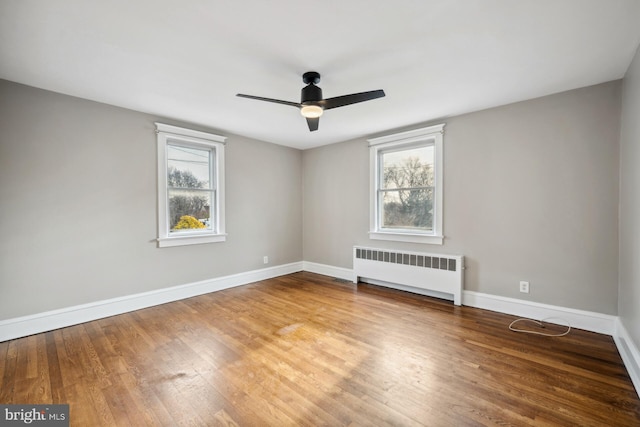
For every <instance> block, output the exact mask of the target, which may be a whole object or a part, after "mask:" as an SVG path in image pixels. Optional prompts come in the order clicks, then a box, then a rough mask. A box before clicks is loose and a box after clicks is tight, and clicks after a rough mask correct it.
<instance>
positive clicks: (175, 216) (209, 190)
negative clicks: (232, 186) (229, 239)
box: [156, 123, 226, 247]
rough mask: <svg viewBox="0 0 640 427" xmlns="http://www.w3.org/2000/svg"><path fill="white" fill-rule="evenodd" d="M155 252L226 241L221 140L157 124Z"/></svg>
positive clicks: (222, 144) (223, 140) (196, 132)
mask: <svg viewBox="0 0 640 427" xmlns="http://www.w3.org/2000/svg"><path fill="white" fill-rule="evenodd" d="M156 127H157V129H158V138H157V144H158V246H160V247H165V246H180V245H189V244H199V243H212V242H222V241H225V240H226V234H225V215H224V142H225V140H226V138H225V137H221V136H218V135H214V134H210V133H206V132H200V131H194V130H191V129H185V128H180V127H177V126H171V125H165V124H162V123H156Z"/></svg>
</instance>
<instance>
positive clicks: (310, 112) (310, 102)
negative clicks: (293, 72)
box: [236, 71, 384, 132]
mask: <svg viewBox="0 0 640 427" xmlns="http://www.w3.org/2000/svg"><path fill="white" fill-rule="evenodd" d="M302 81H303V82H304V83H305V84H306V86H305V87H303V88H302V90H301V95H300V102H290V101H282V100H279V99H272V98H263V97H261V96H253V95H244V94H242V93H239V94H237V95H236V96H239V97H242V98H249V99H257V100H258V101H267V102H275V103H276V104H284V105H290V106H292V107H297V108H299V109H300V113H301V114H302V115H303V116H304V117H305V118H306V119H307V125H308V126H309V131H311V132H313V131H315V130H318V123H319V121H320V116H321V115H322V113H323V112H324V110H330V109H332V108H338V107H344V106H345V105H350V104H357V103H358V102H364V101H370V100H372V99H376V98H382V97H383V96H384V91H383V90H382V89H379V90H372V91H369V92H360V93H352V94H350V95H342V96H336V97H335V98H327V99H322V89H320V88H319V87H318V86H316V85H317V84H318V83H320V74H319V73H317V72H315V71H307V72H306V73H304V74H303V75H302Z"/></svg>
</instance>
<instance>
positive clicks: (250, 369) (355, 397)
mask: <svg viewBox="0 0 640 427" xmlns="http://www.w3.org/2000/svg"><path fill="white" fill-rule="evenodd" d="M513 319H514V317H512V316H507V315H502V314H498V313H493V312H489V311H483V310H479V309H474V308H469V307H456V306H454V305H453V304H452V303H451V302H448V301H441V300H437V299H432V298H427V297H423V296H419V295H414V294H409V293H403V292H400V291H394V290H390V289H385V288H379V287H375V286H370V285H365V284H359V285H358V286H355V285H353V284H351V283H346V282H341V281H338V280H334V279H332V278H330V277H326V276H319V275H315V274H312V273H296V274H291V275H288V276H283V277H279V278H276V279H271V280H267V281H263V282H259V283H255V284H251V285H247V286H242V287H238V288H234V289H229V290H226V291H221V292H216V293H212V294H207V295H203V296H199V297H195V298H190V299H187V300H183V301H178V302H174V303H170V304H165V305H161V306H157V307H153V308H149V309H145V310H139V311H136V312H132V313H127V314H123V315H119V316H114V317H110V318H107V319H102V320H97V321H93V322H89V323H85V324H82V325H77V326H73V327H69V328H64V329H60V330H56V331H52V332H48V333H44V334H38V335H34V336H30V337H26V338H22V339H18V340H13V341H7V342H3V343H0V378H1V383H0V403H31V404H37V403H69V404H70V419H71V425H74V426H99V425H103V426H112V425H117V426H127V425H132V426H141V425H154V426H155V425H158V426H162V425H166V426H177V425H202V426H213V425H224V426H233V425H242V426H263V425H275V426H298V425H309V426H317V425H328V426H341V425H375V426H383V425H393V426H405V425H406V426H417V425H426V426H466V425H470V426H484V425H486V426H505V425H514V426H527V425H535V426H571V425H576V426H639V425H640V399H639V398H638V394H637V393H636V391H635V390H634V388H633V385H632V384H631V381H630V379H629V377H628V374H627V372H626V371H625V369H624V366H623V364H622V361H621V359H620V356H619V355H618V353H617V350H616V348H615V345H614V343H613V340H612V338H611V337H608V336H605V335H599V334H595V333H591V332H586V331H581V330H572V331H571V332H570V333H569V335H567V336H565V337H560V338H548V337H541V336H535V335H527V334H518V333H515V332H511V331H509V330H508V328H507V327H508V325H509V323H510V322H511V321H512V320H513ZM547 329H548V330H550V331H556V330H561V329H562V328H556V327H549V328H547Z"/></svg>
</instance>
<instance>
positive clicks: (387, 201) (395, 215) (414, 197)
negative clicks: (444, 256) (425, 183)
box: [381, 187, 433, 231]
mask: <svg viewBox="0 0 640 427" xmlns="http://www.w3.org/2000/svg"><path fill="white" fill-rule="evenodd" d="M381 196H382V212H381V214H382V228H398V229H399V228H402V229H412V230H416V229H419V230H421V231H433V187H430V188H423V189H416V190H388V191H383V192H382V194H381Z"/></svg>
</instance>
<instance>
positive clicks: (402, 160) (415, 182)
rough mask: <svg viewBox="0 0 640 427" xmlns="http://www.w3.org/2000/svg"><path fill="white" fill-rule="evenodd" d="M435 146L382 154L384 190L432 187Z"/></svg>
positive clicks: (381, 175) (430, 145)
mask: <svg viewBox="0 0 640 427" xmlns="http://www.w3.org/2000/svg"><path fill="white" fill-rule="evenodd" d="M433 162H434V150H433V144H429V145H426V146H422V147H415V148H409V149H405V150H400V151H388V152H383V153H382V154H381V169H382V170H381V172H382V173H381V174H380V177H381V179H382V183H381V184H382V188H414V187H432V186H433V185H434V182H433V181H434V179H433V177H434V174H433V169H434V168H433Z"/></svg>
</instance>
